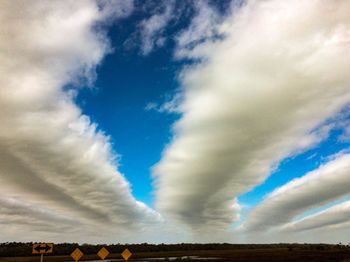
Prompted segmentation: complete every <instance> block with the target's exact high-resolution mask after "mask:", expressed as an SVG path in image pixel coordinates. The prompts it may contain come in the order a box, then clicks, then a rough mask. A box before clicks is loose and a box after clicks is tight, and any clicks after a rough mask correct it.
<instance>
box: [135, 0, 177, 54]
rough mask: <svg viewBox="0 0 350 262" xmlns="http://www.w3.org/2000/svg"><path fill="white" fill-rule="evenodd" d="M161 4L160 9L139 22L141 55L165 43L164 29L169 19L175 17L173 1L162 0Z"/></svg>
mask: <svg viewBox="0 0 350 262" xmlns="http://www.w3.org/2000/svg"><path fill="white" fill-rule="evenodd" d="M161 4H162V5H163V8H162V10H160V11H159V12H156V13H155V14H153V15H152V16H150V17H149V18H147V19H144V20H142V21H141V22H140V24H139V27H140V28H139V30H140V34H141V53H142V54H143V55H148V54H149V53H150V52H152V50H153V49H154V48H155V47H157V48H159V47H162V46H163V45H164V44H165V41H166V37H165V36H164V35H163V33H164V30H165V29H166V27H167V26H168V24H169V23H170V21H171V20H172V19H174V18H175V16H174V15H175V12H174V7H175V1H173V0H171V1H163V2H161Z"/></svg>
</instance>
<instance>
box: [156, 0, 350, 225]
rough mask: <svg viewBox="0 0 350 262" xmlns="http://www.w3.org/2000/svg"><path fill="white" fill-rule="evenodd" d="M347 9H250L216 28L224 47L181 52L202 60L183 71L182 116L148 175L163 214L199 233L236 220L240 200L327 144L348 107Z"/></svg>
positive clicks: (338, 5)
mask: <svg viewBox="0 0 350 262" xmlns="http://www.w3.org/2000/svg"><path fill="white" fill-rule="evenodd" d="M349 8H350V2H349V1H345V0H337V1H328V2H325V1H322V0H313V1H297V0H291V1H277V0H270V1H250V2H249V3H247V4H246V5H245V6H243V7H242V8H241V9H240V10H238V11H237V10H235V13H234V15H231V16H229V17H228V18H227V19H226V20H225V21H224V22H223V23H222V24H220V25H217V26H216V28H218V29H217V30H218V32H219V33H220V34H222V35H224V36H225V37H224V39H223V40H218V39H214V40H208V41H204V42H203V43H201V41H199V43H198V44H197V45H195V46H194V47H193V48H191V49H190V51H189V50H188V48H187V47H185V48H184V49H183V51H184V52H183V54H184V55H186V56H187V57H189V58H200V61H202V62H198V63H195V64H194V65H192V66H188V67H186V68H185V69H184V70H183V72H182V76H181V81H182V85H183V89H184V91H183V93H184V102H183V103H182V105H181V110H182V113H183V117H182V118H181V119H180V120H179V121H178V122H177V123H176V124H175V126H174V140H173V141H172V143H171V144H170V145H169V146H168V147H167V148H166V150H165V151H164V153H163V157H162V160H161V161H160V162H159V163H158V164H157V165H156V166H155V168H154V176H155V185H156V199H157V207H158V208H159V210H161V211H162V212H164V213H163V214H165V215H167V216H169V217H171V218H174V219H176V220H178V221H180V222H183V223H185V224H187V225H189V226H190V227H191V228H193V229H195V230H202V229H203V228H205V230H206V229H208V228H210V227H215V228H224V227H226V226H228V225H229V224H231V223H232V222H233V221H234V220H235V219H237V218H238V217H237V216H238V212H239V208H238V205H237V201H236V200H235V198H236V197H237V196H238V195H240V194H242V193H244V192H246V191H248V190H250V189H251V188H252V187H254V186H256V185H257V184H259V183H261V182H262V181H264V179H266V177H267V176H268V175H269V174H271V172H272V171H273V170H274V169H275V168H276V166H277V165H278V163H279V162H280V161H281V160H282V159H285V158H286V157H289V156H292V155H295V154H298V153H300V152H301V151H303V150H306V149H308V148H310V147H312V146H314V145H315V144H317V143H318V142H319V141H321V140H322V139H325V137H327V135H328V131H329V129H330V127H331V125H328V121H330V118H332V117H333V116H335V115H336V114H337V113H339V112H340V110H341V109H342V108H343V107H344V106H345V105H347V104H348V103H349V102H350V86H349V82H350V75H349V73H348V68H350V57H349V56H350V17H349V15H348V11H347V10H349ZM213 16H214V17H215V15H213ZM214 20H215V19H214ZM194 27H196V26H195V25H194ZM192 28H193V27H192V26H190V27H189V33H183V35H185V36H186V35H187V36H188V37H189V38H190V36H191V33H190V32H192V31H193V30H192ZM199 31H200V30H199ZM196 38H197V34H194V39H195V40H196ZM183 42H185V43H190V42H191V41H190V40H186V41H185V40H183ZM181 47H182V45H181V44H180V48H181ZM178 52H180V53H181V50H178Z"/></svg>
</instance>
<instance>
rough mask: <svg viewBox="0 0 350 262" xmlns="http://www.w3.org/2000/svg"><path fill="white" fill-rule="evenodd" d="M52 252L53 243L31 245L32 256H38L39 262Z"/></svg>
mask: <svg viewBox="0 0 350 262" xmlns="http://www.w3.org/2000/svg"><path fill="white" fill-rule="evenodd" d="M52 252H53V243H38V244H33V249H32V254H40V262H43V261H44V254H50V253H52Z"/></svg>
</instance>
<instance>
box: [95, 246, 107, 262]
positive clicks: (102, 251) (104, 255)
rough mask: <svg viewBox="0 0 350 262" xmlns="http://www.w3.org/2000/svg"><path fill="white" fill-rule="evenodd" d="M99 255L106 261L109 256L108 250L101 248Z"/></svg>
mask: <svg viewBox="0 0 350 262" xmlns="http://www.w3.org/2000/svg"><path fill="white" fill-rule="evenodd" d="M97 255H98V256H99V257H100V258H101V259H102V260H104V259H105V258H106V257H107V256H108V255H109V252H108V250H107V249H106V248H104V247H103V248H101V250H100V251H98V253H97Z"/></svg>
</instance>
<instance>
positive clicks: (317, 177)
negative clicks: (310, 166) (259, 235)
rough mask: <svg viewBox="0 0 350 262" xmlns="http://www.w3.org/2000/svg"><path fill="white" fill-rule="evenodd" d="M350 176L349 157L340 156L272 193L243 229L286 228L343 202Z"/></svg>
mask: <svg viewBox="0 0 350 262" xmlns="http://www.w3.org/2000/svg"><path fill="white" fill-rule="evenodd" d="M349 175H350V155H349V154H340V155H337V156H336V158H335V159H333V160H331V161H329V162H328V163H326V164H324V165H321V166H320V167H319V168H318V169H316V170H314V171H312V172H309V173H307V174H306V175H304V176H303V177H301V178H297V179H294V180H292V181H290V182H288V183H287V184H285V185H283V186H281V187H279V188H277V189H276V190H275V191H273V192H272V193H270V194H269V195H268V196H267V197H266V198H265V199H264V200H263V202H262V203H261V204H259V205H258V206H257V207H255V208H254V209H253V210H252V211H251V212H250V214H249V215H248V217H247V219H246V220H245V221H244V223H243V225H242V228H243V229H244V230H246V231H259V230H266V229H269V228H271V227H278V226H284V224H286V223H288V222H290V221H291V220H292V219H293V218H294V217H296V216H297V215H299V214H302V213H303V212H305V211H307V210H309V209H312V208H316V207H320V206H322V205H324V204H327V203H329V202H332V201H335V200H337V199H340V198H342V197H344V196H346V195H348V194H350V190H349V188H350V180H349ZM311 218H312V217H310V218H309V219H308V221H311ZM297 224H299V223H297ZM288 227H290V226H288Z"/></svg>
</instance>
